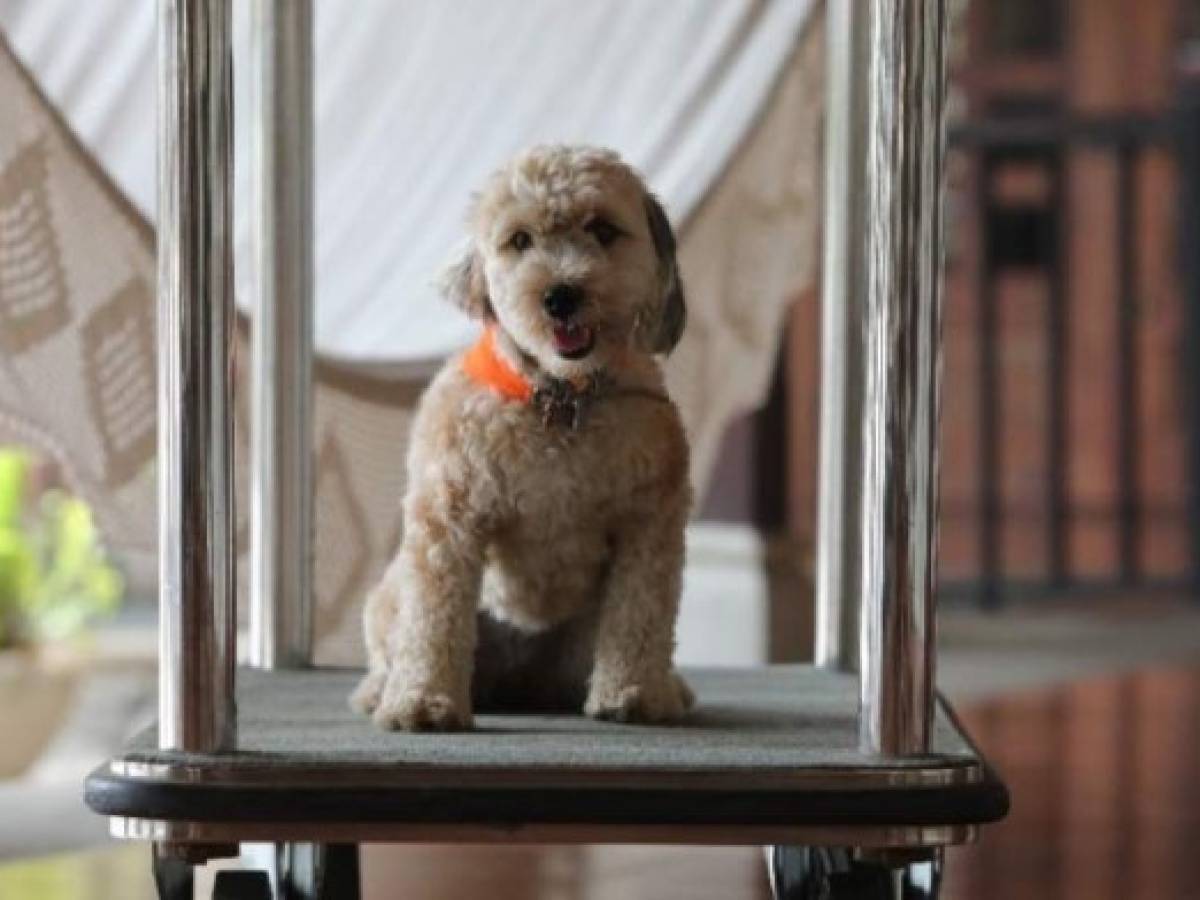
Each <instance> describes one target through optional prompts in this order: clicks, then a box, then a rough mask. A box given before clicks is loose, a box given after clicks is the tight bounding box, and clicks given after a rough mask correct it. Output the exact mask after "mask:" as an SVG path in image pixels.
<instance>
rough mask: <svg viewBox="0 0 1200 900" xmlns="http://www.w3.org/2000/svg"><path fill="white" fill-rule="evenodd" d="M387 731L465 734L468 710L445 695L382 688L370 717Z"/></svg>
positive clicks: (434, 692) (391, 687) (416, 690)
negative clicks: (461, 732)
mask: <svg viewBox="0 0 1200 900" xmlns="http://www.w3.org/2000/svg"><path fill="white" fill-rule="evenodd" d="M372 718H373V719H374V721H375V724H376V725H378V726H379V727H380V728H383V729H384V730H386V731H466V730H467V729H469V728H470V727H471V707H470V705H469V704H467V703H464V702H459V701H456V700H455V699H454V698H453V697H451V696H450V695H449V694H448V693H443V692H440V691H435V690H429V689H424V688H416V689H412V688H409V689H405V688H400V689H398V690H397V689H396V688H395V686H394V685H391V684H389V685H388V686H387V687H386V688H384V691H383V694H382V696H381V697H380V698H379V705H378V706H376V707H375V713H374V715H373V716H372Z"/></svg>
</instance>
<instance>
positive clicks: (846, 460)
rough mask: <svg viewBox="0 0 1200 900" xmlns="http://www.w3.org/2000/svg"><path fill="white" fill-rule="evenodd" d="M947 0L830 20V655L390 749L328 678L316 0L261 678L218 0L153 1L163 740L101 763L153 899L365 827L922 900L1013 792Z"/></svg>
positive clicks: (821, 585) (118, 827)
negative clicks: (984, 577) (973, 525)
mask: <svg viewBox="0 0 1200 900" xmlns="http://www.w3.org/2000/svg"><path fill="white" fill-rule="evenodd" d="M944 2H945V0H868V2H863V3H842V2H838V3H830V4H828V9H827V27H828V56H829V96H828V104H829V106H828V118H827V128H828V143H827V167H828V172H827V196H826V227H825V241H826V248H825V266H824V270H825V286H824V314H823V316H824V318H823V325H822V329H823V346H824V352H823V362H822V369H823V397H824V400H825V402H824V403H823V410H822V417H821V496H820V502H819V506H820V510H819V546H818V568H817V588H818V591H817V597H818V635H817V660H816V663H815V665H812V666H776V667H764V668H759V669H751V670H709V671H694V672H691V673H689V676H690V679H691V681H692V684H693V686H694V687H695V689H696V692H697V696H698V703H697V707H696V710H695V711H694V713H693V714H692V715H691V716H690V718H689V719H688V720H687V721H686V722H685V723H684V724H682V725H677V726H674V727H652V726H631V725H618V724H611V723H598V722H593V721H590V720H588V719H585V718H583V717H582V716H561V715H555V716H550V715H546V716H518V715H480V716H478V718H477V728H476V730H475V731H473V732H470V733H467V734H439V735H431V734H385V733H382V732H380V731H377V730H376V729H374V728H373V727H372V725H371V724H370V723H369V722H368V721H367V720H366V719H365V718H361V717H356V716H354V715H353V714H352V713H351V712H350V711H349V710H348V708H347V706H346V703H345V698H346V695H347V694H348V693H349V691H350V688H351V686H352V684H353V682H354V681H355V673H353V672H348V671H338V670H326V669H317V668H313V667H311V666H310V665H309V660H310V656H311V654H310V643H311V637H310V635H311V615H310V612H309V610H310V602H311V601H310V584H309V581H310V578H309V574H310V570H311V556H310V546H309V541H310V538H309V535H310V533H311V509H310V502H311V501H310V481H311V478H310V475H309V466H310V462H309V454H310V447H311V435H310V426H309V413H308V409H309V402H310V401H309V385H310V375H309V372H310V366H311V352H312V351H311V345H312V334H311V331H312V324H311V296H312V240H311V234H312V192H311V182H312V113H311V108H312V68H311V67H312V11H311V5H310V0H256V2H255V4H254V16H255V19H254V48H255V49H254V65H255V67H256V70H257V71H256V73H255V87H256V90H257V96H256V112H255V115H256V123H255V134H254V137H255V141H256V161H255V176H254V179H253V180H254V184H255V196H254V203H255V210H254V217H255V221H256V228H257V261H258V268H259V277H258V294H259V297H258V302H259V307H258V315H257V317H256V320H255V323H254V344H253V349H254V356H253V359H252V360H251V365H252V384H253V392H254V397H253V410H254V429H255V430H254V434H253V439H252V456H253V459H252V472H253V476H252V477H253V485H252V497H253V504H254V508H253V532H252V540H251V546H252V553H251V586H252V608H251V647H250V648H249V650H250V652H249V659H250V665H249V666H248V667H247V668H244V669H240V670H239V669H237V668H236V664H235V636H236V631H235V615H234V597H233V589H234V588H233V585H234V578H233V565H234V557H235V551H234V547H233V538H234V534H233V528H232V522H233V518H232V510H233V495H232V479H231V469H230V456H231V440H230V438H231V432H230V429H231V415H230V412H231V399H230V375H229V367H230V346H231V344H230V338H231V326H232V318H233V306H232V289H231V269H232V266H231V261H232V260H231V246H230V232H231V228H230V221H231V216H230V208H231V197H232V179H231V159H230V157H231V153H230V148H231V137H232V135H231V129H232V126H231V120H230V107H231V69H232V64H231V53H230V7H229V0H160V23H159V28H160V35H159V38H160V40H159V46H160V53H161V60H160V69H161V76H160V77H161V81H160V85H159V103H160V147H159V151H160V195H159V204H160V206H159V212H160V215H159V342H160V360H161V362H160V373H159V375H160V384H159V390H160V392H161V393H160V433H159V466H160V498H159V499H160V553H161V562H160V568H161V586H160V592H161V597H160V601H161V623H160V627H161V647H160V652H161V660H160V696H159V720H158V724H157V727H156V728H154V729H151V730H150V731H149V732H147V733H146V734H143V735H142V736H140V737H138V738H136V739H135V740H134V741H133V743H132V744H131V745H130V746H129V747H128V748H127V749H126V750H125V752H124V753H123V754H122V755H121V756H120V757H118V758H116V759H114V760H112V761H110V762H108V763H107V764H105V765H104V766H102V767H101V768H99V769H98V770H97V771H95V772H94V773H93V774H92V775H91V776H90V777H89V778H88V780H87V785H86V798H87V802H88V804H89V805H90V806H91V808H92V809H93V810H95V811H96V812H97V813H100V814H102V815H105V816H108V817H109V820H110V823H111V830H112V833H113V834H114V835H116V836H118V837H121V838H126V839H134V840H144V841H149V842H152V843H153V845H154V870H155V877H156V881H157V885H158V889H159V893H160V896H161V897H163V898H167V900H178V898H183V897H191V896H192V893H191V892H192V872H193V866H195V865H197V864H199V863H202V862H204V861H207V860H209V859H213V858H217V857H221V856H231V855H236V854H238V853H241V854H242V856H243V858H244V860H247V859H248V860H250V862H249V867H248V868H245V869H243V870H239V871H227V872H222V873H220V874H219V875H218V876H217V880H216V886H215V888H214V891H215V893H214V896H216V897H218V898H271V897H276V898H282V897H289V898H306V900H316V898H337V900H353V898H356V897H358V896H359V886H358V865H357V847H358V845H359V844H362V843H364V842H374V841H439V842H471V843H479V842H489V841H491V842H506V843H507V842H556V843H562V842H656V843H689V844H692V843H694V844H731V843H732V844H756V845H765V846H767V847H769V848H770V849H769V851H768V866H769V872H770V874H771V876H772V884H773V886H774V889H775V892H776V895H777V896H778V897H784V898H802V897H832V898H843V897H855V898H874V897H905V898H915V897H934V896H936V894H937V889H938V883H939V880H940V867H941V862H942V854H943V849H944V848H946V847H950V846H952V845H955V844H961V843H964V842H967V841H971V840H973V839H974V838H975V837H976V835H977V832H978V829H979V827H980V826H981V825H982V824H984V823H987V822H991V821H994V820H996V819H999V818H1001V817H1002V816H1003V815H1004V814H1005V813H1006V811H1007V806H1008V796H1007V793H1006V791H1005V788H1004V786H1003V784H1002V783H1001V781H1000V780H999V779H998V777H997V776H996V774H995V773H994V772H993V771H992V770H991V769H990V768H989V766H988V764H987V762H986V761H985V760H984V759H983V757H982V756H981V755H980V753H979V751H978V750H977V749H976V748H975V747H974V746H973V745H972V744H971V742H970V739H969V738H968V737H967V736H966V734H965V733H964V731H963V729H962V727H961V726H960V725H959V723H958V722H957V720H956V719H955V718H954V714H953V712H952V711H951V710H950V708H949V707H948V706H947V705H946V703H945V702H944V701H942V700H941V699H939V698H938V697H937V695H936V692H935V690H934V679H933V675H934V651H935V646H934V613H935V607H934V591H933V580H934V554H933V542H934V528H935V521H936V517H935V509H936V425H937V373H938V348H939V306H940V296H939V295H940V286H939V281H940V269H941V261H942V260H941V236H942V235H941V232H942V227H941V213H940V207H941V194H940V181H941V178H940V176H941V161H942V152H943V151H942V148H943V145H944V133H943V127H942V109H943V91H944V80H945V56H946V47H945V41H946V37H945V21H944V17H945V11H944Z"/></svg>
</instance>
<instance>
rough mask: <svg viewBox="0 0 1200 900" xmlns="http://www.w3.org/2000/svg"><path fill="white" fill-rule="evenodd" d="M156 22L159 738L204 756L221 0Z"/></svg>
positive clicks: (225, 210)
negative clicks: (157, 114) (157, 97)
mask: <svg viewBox="0 0 1200 900" xmlns="http://www.w3.org/2000/svg"><path fill="white" fill-rule="evenodd" d="M158 28H159V33H158V40H159V48H158V49H159V92H158V96H159V123H158V134H159V145H158V154H159V176H158V177H159V184H158V198H159V199H158V204H159V207H158V222H159V228H158V340H159V372H158V391H159V397H158V403H159V424H158V449H159V454H158V466H159V497H158V502H159V533H158V538H159V604H160V613H159V615H160V625H159V627H160V633H159V641H160V647H159V731H158V741H159V746H161V747H162V748H164V749H173V750H190V751H200V752H204V751H215V750H220V749H224V748H227V747H229V746H231V745H232V743H233V740H234V732H235V725H236V716H235V710H234V701H233V679H234V662H235V639H236V633H235V615H234V583H235V582H234V565H235V563H236V557H235V553H234V546H233V534H234V532H233V480H232V477H231V473H232V468H231V462H232V455H233V446H232V421H233V419H232V415H231V412H232V397H231V391H230V387H231V385H230V371H229V369H230V363H231V360H232V328H231V325H232V321H233V286H232V271H233V265H232V263H233V258H232V250H231V245H230V209H231V199H232V185H233V179H232V174H233V167H232V153H231V150H232V136H233V133H232V120H231V110H232V96H233V91H232V56H231V51H230V39H229V33H230V29H229V3H228V0H216V2H213V0H161V2H160V4H159V22H158Z"/></svg>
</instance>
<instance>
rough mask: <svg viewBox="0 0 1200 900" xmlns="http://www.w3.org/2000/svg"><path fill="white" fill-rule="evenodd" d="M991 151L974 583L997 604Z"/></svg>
mask: <svg viewBox="0 0 1200 900" xmlns="http://www.w3.org/2000/svg"><path fill="white" fill-rule="evenodd" d="M992 158H993V157H992V154H991V153H990V152H989V151H987V150H984V151H983V153H982V154H981V155H980V159H979V169H978V172H977V173H976V195H975V196H976V208H977V209H978V210H979V214H980V216H981V217H982V225H981V228H980V241H979V244H980V246H979V276H978V277H979V283H978V290H977V291H976V296H977V297H978V298H979V301H978V302H979V307H978V313H977V314H978V329H977V331H976V341H977V342H978V344H979V396H978V404H979V584H980V605H981V606H982V607H983V608H984V609H996V608H997V607H999V606H1000V601H1001V593H1000V573H1001V571H1002V568H1003V553H1002V548H1001V545H1000V537H1001V534H1002V533H1003V531H1002V528H1001V523H1000V517H1001V513H1002V506H1001V502H1000V487H1001V481H1000V480H1001V477H1002V474H1001V460H1000V434H1001V427H1002V426H1001V421H1000V419H1001V414H1002V410H1003V402H1004V396H1003V385H1002V383H1001V381H1000V378H999V373H998V372H997V361H996V345H997V343H998V342H999V335H998V334H997V315H996V312H997V310H996V264H995V259H994V257H993V249H992V235H991V233H990V231H991V229H990V218H989V210H990V208H991V180H992V171H993V169H994V167H993V165H992Z"/></svg>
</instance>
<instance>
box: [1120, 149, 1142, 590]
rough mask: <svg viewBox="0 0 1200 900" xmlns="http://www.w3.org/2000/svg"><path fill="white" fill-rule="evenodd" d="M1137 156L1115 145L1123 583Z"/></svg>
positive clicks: (1132, 571)
mask: <svg viewBox="0 0 1200 900" xmlns="http://www.w3.org/2000/svg"><path fill="white" fill-rule="evenodd" d="M1136 160H1137V157H1136V155H1135V153H1134V147H1133V145H1132V144H1131V143H1130V142H1129V141H1124V140H1123V141H1121V143H1119V144H1118V145H1117V160H1116V161H1117V284H1118V289H1117V291H1118V293H1117V492H1118V494H1117V508H1118V517H1117V534H1118V539H1117V544H1118V548H1119V550H1118V559H1119V565H1120V571H1119V573H1118V576H1119V578H1120V580H1121V581H1123V582H1125V583H1132V582H1133V581H1135V580H1136V579H1137V577H1138V575H1139V574H1140V569H1141V565H1140V558H1139V557H1140V554H1139V547H1138V544H1139V537H1140V530H1141V529H1140V525H1141V509H1140V497H1139V496H1138V488H1139V482H1140V479H1139V478H1138V451H1139V447H1138V424H1139V422H1138V419H1139V417H1138V414H1137V399H1138V398H1137V395H1138V374H1139V373H1138V352H1137V343H1138V311H1137V298H1136V296H1135V279H1136V277H1137V254H1136V251H1135V249H1134V241H1135V240H1136V239H1137V234H1136V230H1137V214H1136V209H1135V206H1134V196H1133V193H1134V165H1135V163H1136Z"/></svg>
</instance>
